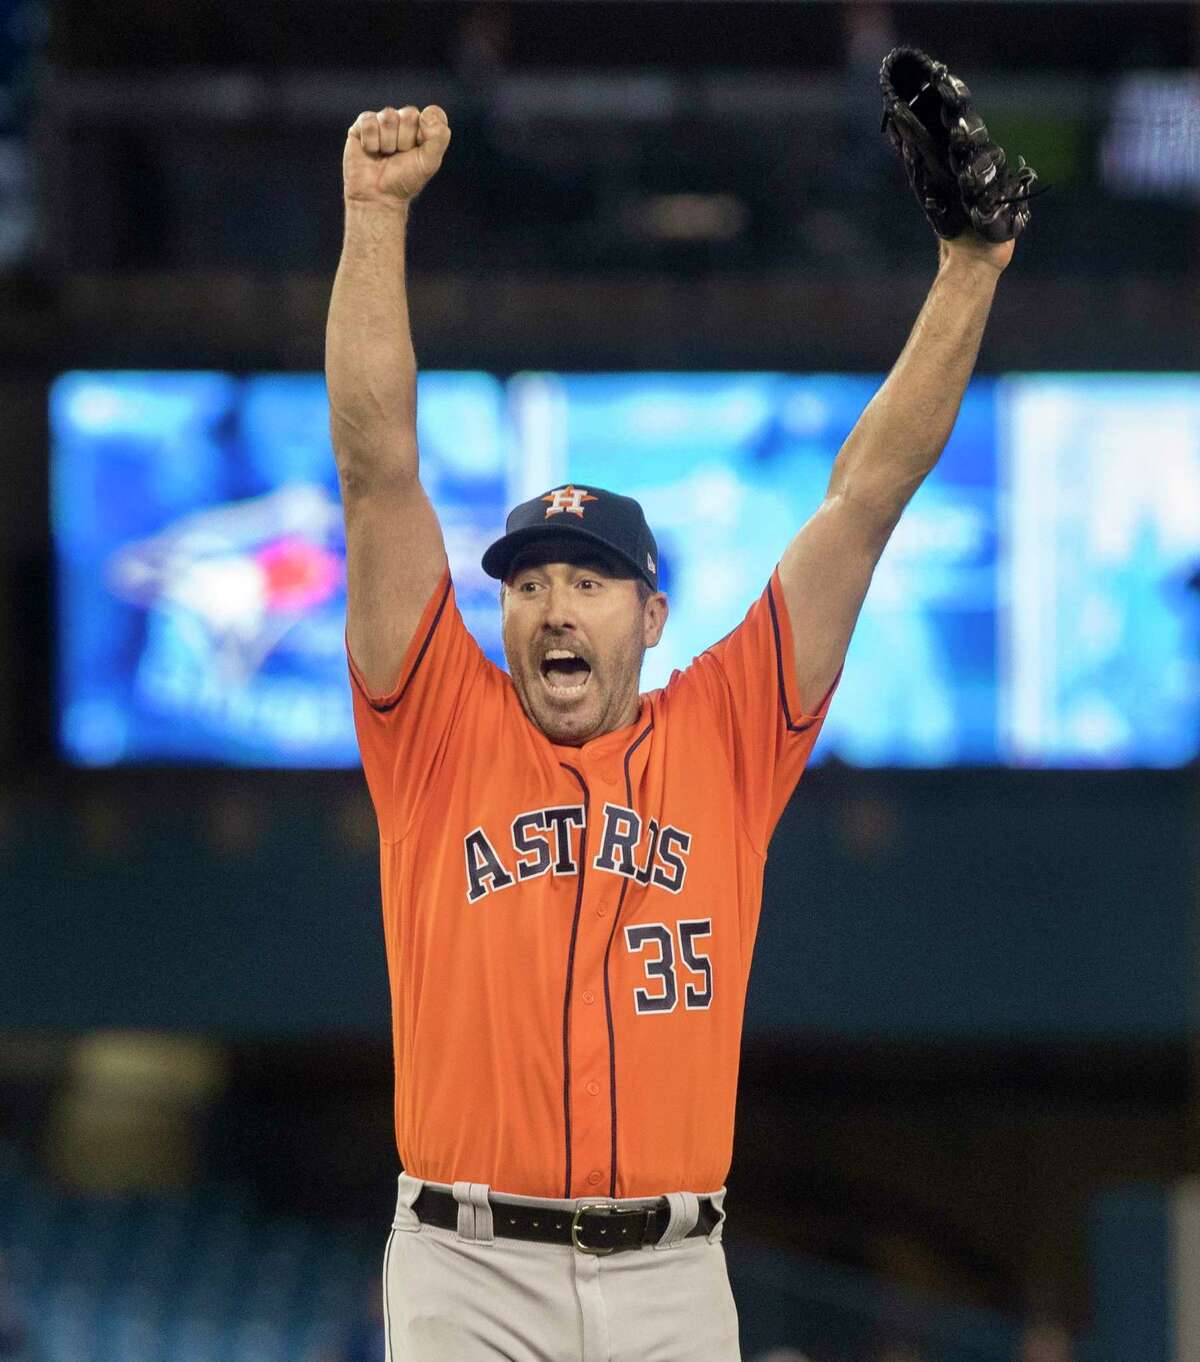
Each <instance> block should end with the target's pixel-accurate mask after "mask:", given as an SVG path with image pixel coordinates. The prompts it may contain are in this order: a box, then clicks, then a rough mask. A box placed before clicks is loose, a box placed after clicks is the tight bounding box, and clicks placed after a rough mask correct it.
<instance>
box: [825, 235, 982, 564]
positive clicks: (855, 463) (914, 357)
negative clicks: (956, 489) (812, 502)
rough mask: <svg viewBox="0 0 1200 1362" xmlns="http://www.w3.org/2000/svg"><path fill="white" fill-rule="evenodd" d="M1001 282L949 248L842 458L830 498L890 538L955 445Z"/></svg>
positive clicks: (973, 260)
mask: <svg viewBox="0 0 1200 1362" xmlns="http://www.w3.org/2000/svg"><path fill="white" fill-rule="evenodd" d="M999 278H1000V272H999V270H997V269H996V268H994V267H993V266H992V265H991V264H989V263H988V262H987V261H986V260H983V259H980V258H978V256H977V255H976V254H974V253H970V252H965V253H958V252H954V251H952V250H949V249H947V248H946V246H945V245H944V244H943V246H942V251H941V260H940V264H939V268H938V273H937V277H936V279H935V280H934V283H933V287H932V288H931V289H930V291H929V295H928V297H927V298H926V300H925V305H924V306H923V307H922V309H921V312H920V315H919V316H918V317H917V321H916V324H915V325H914V327H913V329H912V333H911V334H910V335H909V338H908V342H907V343H906V345H905V347H904V349H903V351H902V352H901V354H900V357H899V359H898V360H897V361H896V363H895V366H894V367H893V368H892V371H891V373H890V374H889V375H888V377H887V379H886V381H885V382H884V384H883V386H882V387H881V388H880V389H879V391H878V392H877V393H876V394H875V396H874V397H873V398H872V400H871V402H870V403H869V405H868V406H867V408H866V410H865V411H864V412H863V414H862V416H861V417H860V418H859V421H858V423H857V425H856V426H855V427H854V430H853V431H852V432H851V433H850V435H849V437H848V438H847V440H846V443H845V444H844V445H843V446H842V449H841V452H840V453H839V454H838V457H837V460H836V462H835V464H834V468H833V474H832V477H831V479H830V485H829V495H830V496H845V497H848V498H850V499H852V500H854V501H855V502H857V503H859V504H860V505H862V506H863V507H864V508H865V509H866V510H867V511H868V512H869V514H870V516H871V518H872V520H873V521H874V523H875V524H876V525H877V527H878V532H879V534H880V535H881V536H882V537H883V538H886V536H887V535H888V534H889V533H890V532H891V529H892V528H893V527H894V525H895V523H896V521H897V520H898V519H899V517H900V514H901V512H902V511H903V510H904V507H905V506H906V505H907V504H908V501H909V499H910V498H911V497H912V495H913V493H914V492H915V491H916V490H917V488H918V487H919V486H920V485H921V482H922V480H923V479H924V477H925V475H926V474H927V473H928V472H929V470H930V469H931V468H932V467H933V466H934V464H936V463H937V460H938V457H939V456H940V454H941V452H942V449H943V447H944V446H945V443H946V441H947V440H948V439H949V437H950V432H951V430H953V428H954V422H955V420H956V419H957V417H958V409H959V406H960V405H961V403H962V397H963V393H964V391H965V390H966V386H967V383H968V381H969V380H970V377H971V373H972V371H973V370H974V368H975V360H976V358H977V356H978V354H979V344H980V341H981V339H982V337H983V330H984V326H985V325H986V323H987V319H988V314H989V312H990V311H991V306H992V299H993V297H994V295H995V291H996V284H997V281H998V280H999Z"/></svg>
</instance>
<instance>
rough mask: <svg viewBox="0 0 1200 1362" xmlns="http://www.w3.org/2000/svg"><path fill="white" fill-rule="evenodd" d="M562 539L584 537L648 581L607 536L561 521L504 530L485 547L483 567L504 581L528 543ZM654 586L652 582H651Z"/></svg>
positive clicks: (497, 578)
mask: <svg viewBox="0 0 1200 1362" xmlns="http://www.w3.org/2000/svg"><path fill="white" fill-rule="evenodd" d="M559 538H561V539H563V540H564V541H566V540H570V541H571V542H575V543H577V542H578V541H579V540H584V541H585V542H586V543H590V544H595V545H597V546H598V547H599V548H601V549H603V550H604V552H605V554H607V555H608V557H610V558H616V559H618V560H619V561H620V562H622V563H624V564H625V565H626V566H627V567H628V568H629V570H630V572H631V573H632V574H633V575H634V576H635V577H639V578H641V579H642V581H649V578H648V577H647V576H646V574H645V573H644V572H643V571H642V570H641V569H640V568H639V567H638V565H637V563H636V562H634V560H633V559H632V558H631V557H630V556H629V555H628V554H627V553H622V552H621V550H620V549H616V548H613V546H612V545H611V544H610V543H609V542H608V540H607V539H602V538H601V537H600V536H599V535H598V534H593V533H592V532H591V531H590V530H586V529H583V528H582V527H580V528H579V529H576V528H575V527H574V526H573V525H571V524H569V523H567V524H563V523H562V522H561V521H560V522H559V523H558V524H555V525H545V526H543V525H529V526H527V527H526V528H525V529H523V530H513V531H512V533H511V534H506V535H505V536H504V537H503V538H502V539H497V540H496V542H495V543H494V544H492V545H490V546H489V547H488V549H487V550H486V552H485V553H484V555H483V560H482V561H483V570H484V572H486V573H487V575H488V576H489V577H495V578H496V580H497V581H501V582H502V581H504V579H505V578H506V577H507V576H508V575H509V572H510V571H511V569H512V564H513V559H514V558H515V557H516V556H517V554H518V553H520V552H521V550H522V549H523V548H525V547H526V546H527V545H529V544H536V543H539V542H540V541H542V540H545V539H559ZM650 585H651V586H653V585H654V583H653V582H650Z"/></svg>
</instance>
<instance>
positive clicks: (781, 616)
mask: <svg viewBox="0 0 1200 1362" xmlns="http://www.w3.org/2000/svg"><path fill="white" fill-rule="evenodd" d="M836 688H837V681H836V680H835V681H834V683H833V685H832V686H831V687H830V689H829V693H828V694H827V695H826V696H825V698H824V700H823V701H822V702H821V704H820V706H819V707H818V708H817V710H816V711H815V712H813V713H811V714H806V713H804V712H803V711H802V709H801V706H800V701H799V696H798V691H797V685H796V654H795V648H794V644H793V640H792V626H791V621H790V619H789V617H788V613H787V607H786V605H785V604H784V599H783V587H782V585H781V583H780V580H779V571H778V569H776V571H775V572H774V573H772V575H771V580H770V582H769V583H768V584H767V588H766V590H765V591H764V592H763V594H762V595H761V596H760V597H759V598H758V600H756V601H755V602H754V604H753V605H752V606H751V607H750V609H749V611H747V613H746V617H745V619H743V620H742V622H741V624H739V625H738V626H737V628H736V629H734V630H733V632H732V633H729V634H727V635H726V636H725V637H724V638H723V639H721V641H720V642H719V643H715V644H714V645H713V646H712V647H711V648H708V649H706V650H705V651H704V652H703V653H701V654H700V656H699V657H697V658H696V659H695V660H694V661H693V662H692V664H691V666H689V667H688V668H687V669H686V670H685V671H683V672H680V673H677V674H676V676H675V677H673V678H672V681H671V683H670V685H668V687H667V695H668V696H670V695H671V694H672V692H673V691H675V692H678V693H680V695H681V698H682V697H683V696H686V697H687V699H688V700H689V701H690V703H693V704H701V705H704V706H705V707H707V708H708V709H709V710H710V712H711V715H712V717H713V719H715V721H716V727H717V731H718V732H719V733H720V734H722V735H723V739H724V741H725V744H726V747H727V755H728V757H729V765H730V768H731V770H732V771H733V777H734V783H735V786H736V796H737V800H738V805H739V808H740V809H741V813H742V818H743V822H744V824H745V827H746V831H747V832H748V833H749V835H750V838H751V840H752V841H753V842H754V843H755V846H756V848H757V849H758V850H759V851H760V852H761V853H763V854H765V852H766V849H767V844H768V843H769V842H770V840H771V834H772V833H773V832H774V831H775V825H776V824H777V823H778V822H779V818H780V815H781V814H782V813H783V810H784V807H785V806H786V804H787V802H788V800H789V799H790V798H791V796H792V792H793V791H794V790H795V788H796V785H797V783H798V782H799V780H800V777H801V775H802V774H803V773H804V768H805V766H806V765H807V764H808V758H809V756H810V754H811V753H812V749H813V745H814V743H815V742H816V740H817V735H818V734H819V733H820V731H821V724H822V723H823V721H824V719H825V715H826V713H827V712H828V709H829V702H830V700H831V699H832V698H833V692H834V690H835V689H836Z"/></svg>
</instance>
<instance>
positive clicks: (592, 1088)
mask: <svg viewBox="0 0 1200 1362" xmlns="http://www.w3.org/2000/svg"><path fill="white" fill-rule="evenodd" d="M587 1088H588V1092H590V1093H591V1094H592V1096H593V1097H599V1096H600V1084H599V1083H597V1082H596V1080H595V1079H594V1078H593V1079H592V1081H591V1082H590V1083H589V1084H588V1085H587Z"/></svg>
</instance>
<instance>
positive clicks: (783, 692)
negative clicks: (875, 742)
mask: <svg viewBox="0 0 1200 1362" xmlns="http://www.w3.org/2000/svg"><path fill="white" fill-rule="evenodd" d="M767 605H768V606H769V607H770V610H771V629H772V631H773V632H774V634H775V675H776V677H777V678H778V680H779V705H780V708H781V709H782V710H783V719H784V722H785V723H786V724H787V730H788V732H789V733H803V732H804V731H805V730H806V729H809V728H811V727H812V726H813V724H815V723H816V722H817V721H816V719H809V720H808V722H807V723H803V724H794V723H792V712H791V710H790V709H788V702H787V687H786V685H785V684H784V680H783V644H782V642H781V641H780V637H779V616H778V614H776V611H775V592H774V589H773V588H772V586H771V584H770V583H769V582H768V583H767Z"/></svg>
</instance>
